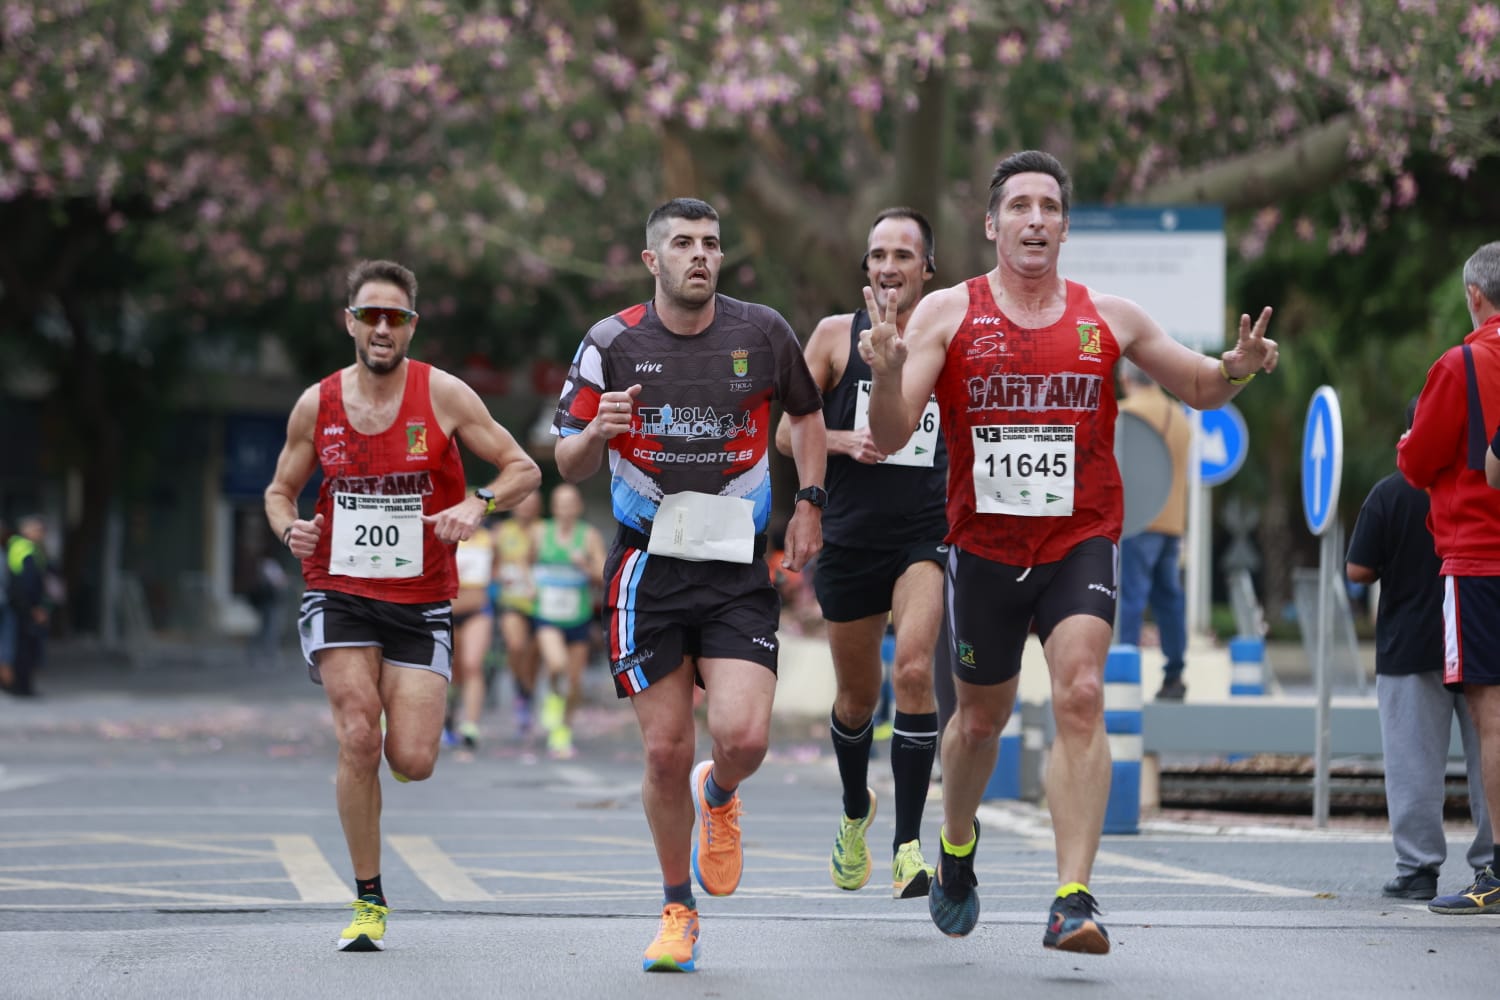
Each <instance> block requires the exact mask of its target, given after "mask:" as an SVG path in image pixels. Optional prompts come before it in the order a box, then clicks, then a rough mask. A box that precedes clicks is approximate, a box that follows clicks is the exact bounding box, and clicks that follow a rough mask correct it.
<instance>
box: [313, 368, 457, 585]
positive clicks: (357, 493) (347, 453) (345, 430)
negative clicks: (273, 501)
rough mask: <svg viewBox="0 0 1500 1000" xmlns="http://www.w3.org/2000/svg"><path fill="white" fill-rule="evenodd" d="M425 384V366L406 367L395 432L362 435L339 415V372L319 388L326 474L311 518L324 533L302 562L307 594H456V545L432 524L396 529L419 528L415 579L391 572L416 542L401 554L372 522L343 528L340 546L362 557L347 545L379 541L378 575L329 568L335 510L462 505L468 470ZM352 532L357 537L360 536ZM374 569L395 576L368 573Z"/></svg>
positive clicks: (430, 509) (317, 439)
mask: <svg viewBox="0 0 1500 1000" xmlns="http://www.w3.org/2000/svg"><path fill="white" fill-rule="evenodd" d="M431 379H432V366H431V365H428V364H424V363H422V362H420V361H407V370H406V386H405V389H404V390H403V393H402V397H401V408H400V410H399V411H398V412H397V413H396V418H395V420H393V421H391V425H390V426H389V427H387V428H386V429H385V430H383V431H381V432H380V433H378V434H361V433H360V432H359V431H357V430H355V429H354V428H353V427H352V426H351V425H350V423H349V418H348V415H347V414H346V413H345V411H344V392H343V373H342V372H341V371H339V372H334V373H333V374H332V375H329V376H328V377H327V378H325V379H323V381H322V382H320V383H319V384H318V423H317V426H316V427H315V428H314V430H313V447H314V448H315V450H316V451H317V455H318V464H319V466H320V468H321V469H322V470H323V485H322V487H321V488H320V489H319V491H318V505H317V512H318V513H320V514H322V515H323V534H322V537H321V538H319V540H318V547H317V549H316V550H314V552H313V554H312V555H311V556H310V557H308V558H307V559H304V560H303V562H302V577H303V579H304V580H305V581H306V582H307V587H308V589H309V590H312V589H317V590H336V591H339V592H341V593H345V594H356V595H359V596H361V597H372V598H375V599H377V600H382V601H391V602H393V603H396V604H427V603H431V602H434V601H449V600H452V599H453V598H454V596H456V595H457V593H458V568H457V565H456V560H455V558H454V549H455V547H454V546H452V545H447V544H445V543H443V542H440V541H438V539H437V536H436V535H434V534H433V532H432V527H431V526H430V525H427V524H422V523H421V521H420V520H419V519H418V520H416V521H415V524H413V519H411V518H406V519H405V521H404V523H403V524H402V525H401V526H399V527H398V528H397V530H398V531H399V532H411V531H416V530H418V526H419V528H420V531H421V544H420V547H419V551H420V558H421V572H420V574H419V575H415V576H403V575H400V574H401V573H403V572H405V570H404V569H403V568H402V567H400V566H397V565H395V564H396V563H398V562H400V563H403V564H409V563H410V562H411V561H412V560H411V559H409V558H408V559H402V558H401V553H402V552H405V553H406V555H407V556H414V555H416V551H414V549H415V548H416V546H415V540H414V539H409V540H408V542H407V547H406V548H400V547H399V542H400V539H399V538H395V537H385V536H387V535H388V533H389V532H390V531H391V525H390V524H389V523H385V524H381V523H380V522H379V521H378V520H372V521H371V522H370V523H364V524H346V525H345V528H344V532H343V536H342V537H343V539H344V541H343V545H345V546H348V547H350V549H349V551H351V552H353V551H361V550H358V549H354V548H353V546H365V545H366V543H367V542H369V541H371V540H372V538H373V541H374V542H375V543H378V544H381V545H385V546H386V547H385V548H382V549H380V551H382V552H384V553H385V559H384V563H383V564H382V563H381V560H380V558H379V557H377V558H376V559H375V560H374V562H375V564H376V567H377V568H375V569H373V570H372V569H370V568H369V567H368V566H367V565H366V566H365V567H364V568H363V569H361V570H359V571H357V572H353V571H346V572H344V573H337V572H331V571H330V568H329V556H330V552H331V551H332V547H333V544H334V539H335V533H336V531H338V527H337V523H338V522H337V519H338V518H339V516H340V513H341V512H347V511H349V510H351V509H354V508H355V507H356V505H358V503H359V500H358V498H359V497H362V496H363V497H411V498H420V504H421V512H422V513H423V514H434V513H436V512H438V511H441V510H446V509H447V508H449V507H451V506H453V505H454V504H456V503H458V502H459V501H461V500H462V499H463V498H464V495H465V493H466V489H465V485H464V469H463V462H462V460H461V458H460V457H459V454H458V440H457V439H456V438H450V437H449V436H448V435H446V434H444V433H443V429H442V426H441V425H440V424H439V423H438V419H437V415H436V414H435V413H434V412H433V408H432V390H431ZM340 498H342V499H340ZM415 502H416V501H415V500H414V501H413V506H414V505H415ZM336 508H338V509H336ZM350 528H359V529H360V530H359V531H358V532H357V533H356V532H355V531H351V530H349V529H350ZM361 554H362V552H361ZM372 572H373V573H375V574H380V573H391V574H393V575H388V576H382V575H370V574H371V573H372Z"/></svg>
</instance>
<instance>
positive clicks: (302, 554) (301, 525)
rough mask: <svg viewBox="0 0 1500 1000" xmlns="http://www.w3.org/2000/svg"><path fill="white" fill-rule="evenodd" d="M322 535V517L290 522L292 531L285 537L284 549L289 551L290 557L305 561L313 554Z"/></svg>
mask: <svg viewBox="0 0 1500 1000" xmlns="http://www.w3.org/2000/svg"><path fill="white" fill-rule="evenodd" d="M322 535H323V515H322V514H314V515H313V517H312V520H311V521H304V520H302V519H301V518H298V519H297V520H295V521H293V522H292V529H291V531H290V532H288V533H287V536H286V547H287V548H288V549H290V550H291V553H292V555H294V556H296V557H297V558H298V559H306V558H307V557H308V556H310V555H312V554H313V551H314V550H315V549H317V547H318V539H319V538H321V537H322Z"/></svg>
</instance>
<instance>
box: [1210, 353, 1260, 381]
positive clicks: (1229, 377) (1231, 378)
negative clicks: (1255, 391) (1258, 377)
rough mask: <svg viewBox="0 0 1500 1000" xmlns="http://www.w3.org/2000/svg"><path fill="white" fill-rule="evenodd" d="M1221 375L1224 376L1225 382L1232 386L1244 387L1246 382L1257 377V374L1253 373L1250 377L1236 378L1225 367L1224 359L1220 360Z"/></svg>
mask: <svg viewBox="0 0 1500 1000" xmlns="http://www.w3.org/2000/svg"><path fill="white" fill-rule="evenodd" d="M1219 374H1220V375H1223V376H1224V381H1226V382H1228V383H1229V384H1230V385H1244V384H1245V383H1246V382H1248V381H1250V380H1251V379H1253V378H1254V377H1255V373H1254V372H1251V373H1250V374H1249V375H1241V376H1240V377H1239V378H1235V377H1234V376H1233V375H1231V374H1229V369H1228V368H1225V367H1224V359H1223V358H1220V359H1219Z"/></svg>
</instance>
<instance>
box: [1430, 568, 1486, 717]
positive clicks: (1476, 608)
mask: <svg viewBox="0 0 1500 1000" xmlns="http://www.w3.org/2000/svg"><path fill="white" fill-rule="evenodd" d="M1441 579H1442V581H1443V683H1444V684H1445V685H1447V687H1448V689H1449V690H1450V691H1462V690H1463V687H1464V685H1465V684H1485V685H1490V684H1500V576H1447V575H1444V576H1443V577H1442V578H1441Z"/></svg>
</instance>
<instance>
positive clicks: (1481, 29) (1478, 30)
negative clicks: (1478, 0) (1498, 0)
mask: <svg viewBox="0 0 1500 1000" xmlns="http://www.w3.org/2000/svg"><path fill="white" fill-rule="evenodd" d="M1459 30H1460V31H1462V32H1463V33H1464V34H1465V35H1467V36H1469V37H1470V38H1471V39H1473V40H1474V41H1475V42H1476V43H1478V44H1480V45H1483V44H1484V43H1485V42H1488V41H1489V40H1490V39H1491V38H1494V37H1495V35H1496V34H1500V8H1497V7H1496V6H1495V5H1494V4H1492V3H1487V4H1483V5H1480V4H1475V5H1474V6H1472V7H1470V8H1469V14H1468V16H1467V17H1465V18H1464V23H1463V24H1462V25H1461V26H1460V27H1459Z"/></svg>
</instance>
